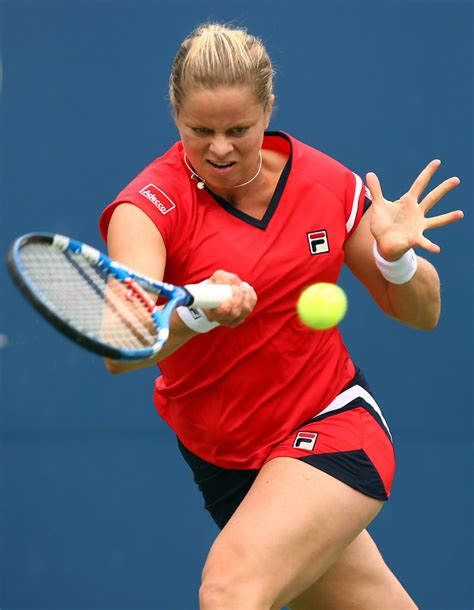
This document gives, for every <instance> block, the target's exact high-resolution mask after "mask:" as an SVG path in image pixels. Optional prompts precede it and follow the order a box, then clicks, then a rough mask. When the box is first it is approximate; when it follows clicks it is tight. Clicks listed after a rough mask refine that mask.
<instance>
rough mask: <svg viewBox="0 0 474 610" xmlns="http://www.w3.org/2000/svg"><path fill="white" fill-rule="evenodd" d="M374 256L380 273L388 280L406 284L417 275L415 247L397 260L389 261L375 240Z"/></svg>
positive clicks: (392, 282) (393, 282)
mask: <svg viewBox="0 0 474 610" xmlns="http://www.w3.org/2000/svg"><path fill="white" fill-rule="evenodd" d="M374 257H375V264H376V265H377V267H378V269H379V271H380V273H381V274H382V275H383V276H384V278H385V279H386V280H387V282H390V283H391V284H406V282H409V281H410V280H411V278H412V277H413V276H414V275H415V273H416V269H417V267H418V261H417V258H416V254H415V251H414V250H413V248H411V249H410V250H408V252H405V254H404V255H403V256H402V257H401V258H399V259H398V260H396V261H387V260H385V259H384V258H383V257H382V256H381V255H380V252H379V251H378V249H377V242H376V241H375V240H374Z"/></svg>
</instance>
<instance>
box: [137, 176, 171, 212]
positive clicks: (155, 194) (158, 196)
mask: <svg viewBox="0 0 474 610" xmlns="http://www.w3.org/2000/svg"><path fill="white" fill-rule="evenodd" d="M140 195H143V197H146V198H147V199H148V200H149V201H151V202H152V203H153V205H155V206H156V207H157V208H158V210H159V211H160V212H161V213H162V214H168V212H171V210H174V208H175V207H176V205H175V203H174V201H172V200H171V199H170V198H169V197H168V195H167V194H166V193H164V192H163V191H162V190H161V189H160V188H158V187H157V186H155V185H154V184H151V183H150V184H147V185H146V186H144V187H143V188H142V190H141V191H140Z"/></svg>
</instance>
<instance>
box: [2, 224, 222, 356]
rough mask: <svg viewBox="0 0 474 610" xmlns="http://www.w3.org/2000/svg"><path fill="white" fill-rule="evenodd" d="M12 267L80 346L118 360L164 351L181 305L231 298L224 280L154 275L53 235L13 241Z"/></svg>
mask: <svg viewBox="0 0 474 610" xmlns="http://www.w3.org/2000/svg"><path fill="white" fill-rule="evenodd" d="M7 264H8V268H9V271H10V273H11V276H12V278H13V280H14V282H15V283H16V285H17V287H18V288H19V289H20V291H21V292H22V293H23V295H24V296H25V297H26V298H27V300H28V301H29V302H30V303H31V305H33V307H35V309H37V310H38V311H39V312H40V313H41V314H42V315H43V316H44V317H45V318H46V320H48V322H50V323H51V324H52V325H53V326H55V327H56V328H57V329H58V330H59V331H60V332H62V333H63V334H64V335H66V336H67V337H69V338H70V339H72V340H73V341H75V342H76V343H78V344H79V345H81V346H82V347H84V348H86V349H88V350H90V351H92V352H95V353H96V354H99V355H101V356H105V357H107V358H112V359H114V360H144V359H147V358H150V357H152V356H153V355H154V354H156V353H157V352H159V351H160V349H161V348H162V347H163V345H164V344H165V343H166V341H167V339H168V336H169V325H170V319H171V315H172V313H173V311H174V310H175V309H176V307H179V306H181V305H183V306H186V307H190V306H194V307H204V308H206V307H218V306H219V305H220V304H221V303H222V302H223V301H224V300H226V299H229V298H231V297H232V288H231V286H227V285H222V284H206V283H202V284H189V285H187V286H174V285H172V284H167V283H165V282H159V281H157V280H153V279H151V278H149V277H146V276H143V275H140V274H138V273H135V272H134V271H132V270H131V269H128V268H127V267H125V266H124V265H121V264H120V263H117V262H116V261H113V260H112V259H110V258H109V257H108V256H106V255H105V254H102V253H101V252H99V250H96V249H95V248H92V247H91V246H88V245H86V244H83V243H82V242H80V241H76V240H73V239H70V238H69V237H65V236H64V235H55V234H52V233H29V234H27V235H23V236H22V237H19V238H18V239H16V240H15V241H14V243H13V244H12V246H11V247H10V249H9V251H8V256H7ZM157 301H158V304H157Z"/></svg>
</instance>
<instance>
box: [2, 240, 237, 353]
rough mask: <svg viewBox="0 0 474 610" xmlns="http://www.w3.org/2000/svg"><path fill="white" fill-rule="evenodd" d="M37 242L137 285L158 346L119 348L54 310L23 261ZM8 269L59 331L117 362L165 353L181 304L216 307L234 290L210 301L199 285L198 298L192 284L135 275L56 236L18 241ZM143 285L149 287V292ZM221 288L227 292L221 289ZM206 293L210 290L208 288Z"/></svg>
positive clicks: (92, 250)
mask: <svg viewBox="0 0 474 610" xmlns="http://www.w3.org/2000/svg"><path fill="white" fill-rule="evenodd" d="M35 242H36V243H44V244H47V245H50V246H53V247H57V248H59V249H60V250H62V251H63V252H66V251H70V252H72V253H73V254H76V255H81V256H82V257H83V258H85V259H86V261H87V262H88V263H89V264H90V265H91V266H92V267H98V268H100V269H101V270H104V271H105V272H106V273H108V274H110V275H111V276H112V277H114V278H115V279H117V280H118V281H120V282H123V283H125V284H127V283H129V282H133V288H132V289H133V290H134V291H135V290H137V291H138V292H140V293H141V296H142V299H141V300H146V301H147V303H146V306H147V308H148V310H149V312H150V316H151V318H152V320H153V323H154V324H155V326H156V328H157V330H158V334H157V341H156V343H155V344H154V345H153V346H151V347H148V348H143V349H138V350H126V349H119V348H116V347H113V346H112V345H109V344H107V343H106V342H102V341H100V340H98V339H96V338H94V337H93V336H89V335H87V334H85V333H82V332H81V331H79V330H78V329H76V328H75V327H74V326H72V325H70V324H69V323H68V322H67V321H66V320H64V319H63V318H61V316H59V315H57V314H56V313H55V312H54V311H52V310H51V309H50V308H49V307H48V306H47V305H46V304H45V302H44V301H43V299H42V298H41V297H40V296H39V295H38V290H37V289H36V288H35V286H34V283H33V282H32V281H31V280H30V278H29V277H28V272H27V271H26V270H25V268H24V266H23V264H22V262H21V257H20V250H21V248H22V247H23V246H24V245H26V244H31V243H35ZM7 266H8V269H9V271H10V274H11V277H12V279H13V281H14V282H15V284H16V285H17V287H18V288H19V290H20V291H21V293H22V294H23V296H24V297H25V298H26V299H27V300H28V301H29V302H30V303H31V304H32V305H33V307H34V308H35V309H36V310H37V311H38V312H39V313H40V314H41V315H42V316H43V317H45V318H46V319H47V320H48V322H50V323H51V324H52V325H53V326H54V327H55V328H56V329H57V330H58V331H59V332H61V333H62V334H63V335H65V336H67V337H68V338H69V339H71V340H72V341H74V342H75V343H77V344H79V345H80V346H82V347H84V348H85V349H88V350H89V351H92V352H94V353H96V354H99V355H101V356H103V357H106V358H111V359H113V360H127V361H136V360H146V359H148V358H151V357H153V356H154V355H155V354H157V353H158V352H159V351H160V350H161V348H162V347H163V345H164V344H165V342H166V341H167V339H168V336H169V324H170V319H171V315H172V313H173V311H174V310H175V309H176V307H179V306H181V305H183V306H186V307H189V306H191V305H193V304H194V305H195V306H196V307H216V306H218V305H219V304H220V303H221V302H222V301H223V300H224V298H229V297H230V296H231V294H232V289H231V288H230V287H228V286H225V287H217V286H215V285H214V286H213V288H217V291H216V295H217V296H216V295H214V296H213V297H212V296H211V297H210V298H207V299H206V297H205V295H203V291H202V288H199V286H200V285H199V284H198V285H196V289H197V290H196V291H195V292H196V294H197V295H203V296H202V298H199V296H197V298H195V297H194V296H193V294H192V290H193V285H189V287H184V286H175V285H173V284H168V283H166V282H159V281H157V280H154V279H152V278H150V277H147V276H145V275H141V274H139V273H135V272H134V271H132V270H131V269H129V268H128V267H126V266H125V265H122V264H120V263H118V262H116V261H114V260H112V259H111V258H109V257H108V256H107V255H105V254H103V253H102V252H100V251H99V250H97V249H95V248H92V247H91V246H88V245H87V244H84V243H82V242H80V241H77V240H74V239H71V238H69V237H66V236H64V235H60V234H55V233H27V234H25V235H22V236H21V237H19V238H18V239H16V240H15V241H14V242H13V244H12V245H11V247H10V248H9V250H8V254H7ZM143 284H145V285H146V291H145V288H144V287H143ZM188 288H189V289H188ZM220 288H222V289H223V290H219V289H220ZM205 291H207V289H206V290H205ZM148 292H151V293H152V294H155V295H156V296H157V297H165V298H166V299H167V302H166V304H165V305H164V306H163V307H158V306H157V305H156V304H154V303H153V299H152V298H151V297H150V296H149V295H148V294H147V293H148Z"/></svg>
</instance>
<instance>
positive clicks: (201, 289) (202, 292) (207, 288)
mask: <svg viewBox="0 0 474 610" xmlns="http://www.w3.org/2000/svg"><path fill="white" fill-rule="evenodd" d="M185 288H186V289H187V290H188V291H189V292H190V293H191V294H192V295H193V297H194V302H193V307H195V308H198V307H203V308H210V309H212V308H213V307H219V305H221V304H222V303H223V302H224V301H226V300H227V299H231V298H232V294H233V293H232V286H228V285H226V284H208V283H206V282H201V283H200V284H188V285H187V286H185Z"/></svg>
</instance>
